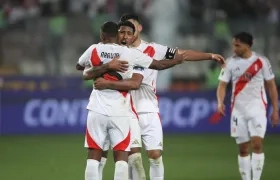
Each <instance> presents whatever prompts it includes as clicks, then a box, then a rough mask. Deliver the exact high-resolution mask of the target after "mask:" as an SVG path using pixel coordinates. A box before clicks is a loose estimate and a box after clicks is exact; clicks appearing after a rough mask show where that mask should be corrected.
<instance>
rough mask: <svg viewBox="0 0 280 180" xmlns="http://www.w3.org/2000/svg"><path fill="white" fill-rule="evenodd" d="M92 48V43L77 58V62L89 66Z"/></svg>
mask: <svg viewBox="0 0 280 180" xmlns="http://www.w3.org/2000/svg"><path fill="white" fill-rule="evenodd" d="M93 48H94V45H92V46H90V47H89V48H88V49H87V50H86V51H85V52H84V53H83V54H82V55H81V57H80V58H79V61H78V64H79V65H81V66H83V67H87V66H91V62H90V58H91V52H92V50H93Z"/></svg>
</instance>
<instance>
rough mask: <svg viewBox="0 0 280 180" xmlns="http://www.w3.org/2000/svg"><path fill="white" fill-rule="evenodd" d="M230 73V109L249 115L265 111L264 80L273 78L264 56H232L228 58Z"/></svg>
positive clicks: (255, 54) (254, 54)
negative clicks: (245, 57)
mask: <svg viewBox="0 0 280 180" xmlns="http://www.w3.org/2000/svg"><path fill="white" fill-rule="evenodd" d="M227 66H228V68H229V69H228V70H229V71H230V73H231V77H232V79H231V80H232V83H233V90H232V110H233V111H238V112H240V113H242V114H247V115H248V116H251V115H253V113H254V114H256V113H265V112H266V104H267V98H266V92H265V88H264V81H265V80H271V79H273V78H274V74H273V72H272V70H271V66H270V63H269V61H268V60H267V58H266V57H264V56H261V55H258V54H257V53H254V52H253V54H252V56H251V57H250V58H248V59H243V58H240V57H237V56H233V57H231V58H230V59H229V60H228V64H227Z"/></svg>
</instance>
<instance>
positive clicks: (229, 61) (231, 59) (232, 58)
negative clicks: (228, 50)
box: [226, 55, 240, 65]
mask: <svg viewBox="0 0 280 180" xmlns="http://www.w3.org/2000/svg"><path fill="white" fill-rule="evenodd" d="M238 59H240V58H239V57H238V56H236V55H232V56H230V57H228V58H226V64H227V65H232V64H233V63H235V62H236V61H237V60H238Z"/></svg>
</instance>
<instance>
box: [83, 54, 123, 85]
mask: <svg viewBox="0 0 280 180" xmlns="http://www.w3.org/2000/svg"><path fill="white" fill-rule="evenodd" d="M118 59H119V57H116V58H114V59H113V60H112V61H110V62H109V63H106V64H102V65H100V66H92V67H90V68H88V69H85V70H84V72H83V78H84V80H90V79H96V78H98V77H101V76H102V75H103V74H104V73H106V72H109V71H119V72H125V71H127V68H128V62H127V61H122V60H118Z"/></svg>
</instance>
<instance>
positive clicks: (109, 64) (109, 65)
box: [104, 62, 113, 71]
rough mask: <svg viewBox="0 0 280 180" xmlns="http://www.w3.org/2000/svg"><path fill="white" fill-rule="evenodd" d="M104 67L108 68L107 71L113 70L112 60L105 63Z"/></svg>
mask: <svg viewBox="0 0 280 180" xmlns="http://www.w3.org/2000/svg"><path fill="white" fill-rule="evenodd" d="M104 68H105V69H107V71H111V70H112V69H113V68H112V66H111V62H109V63H106V64H104Z"/></svg>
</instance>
